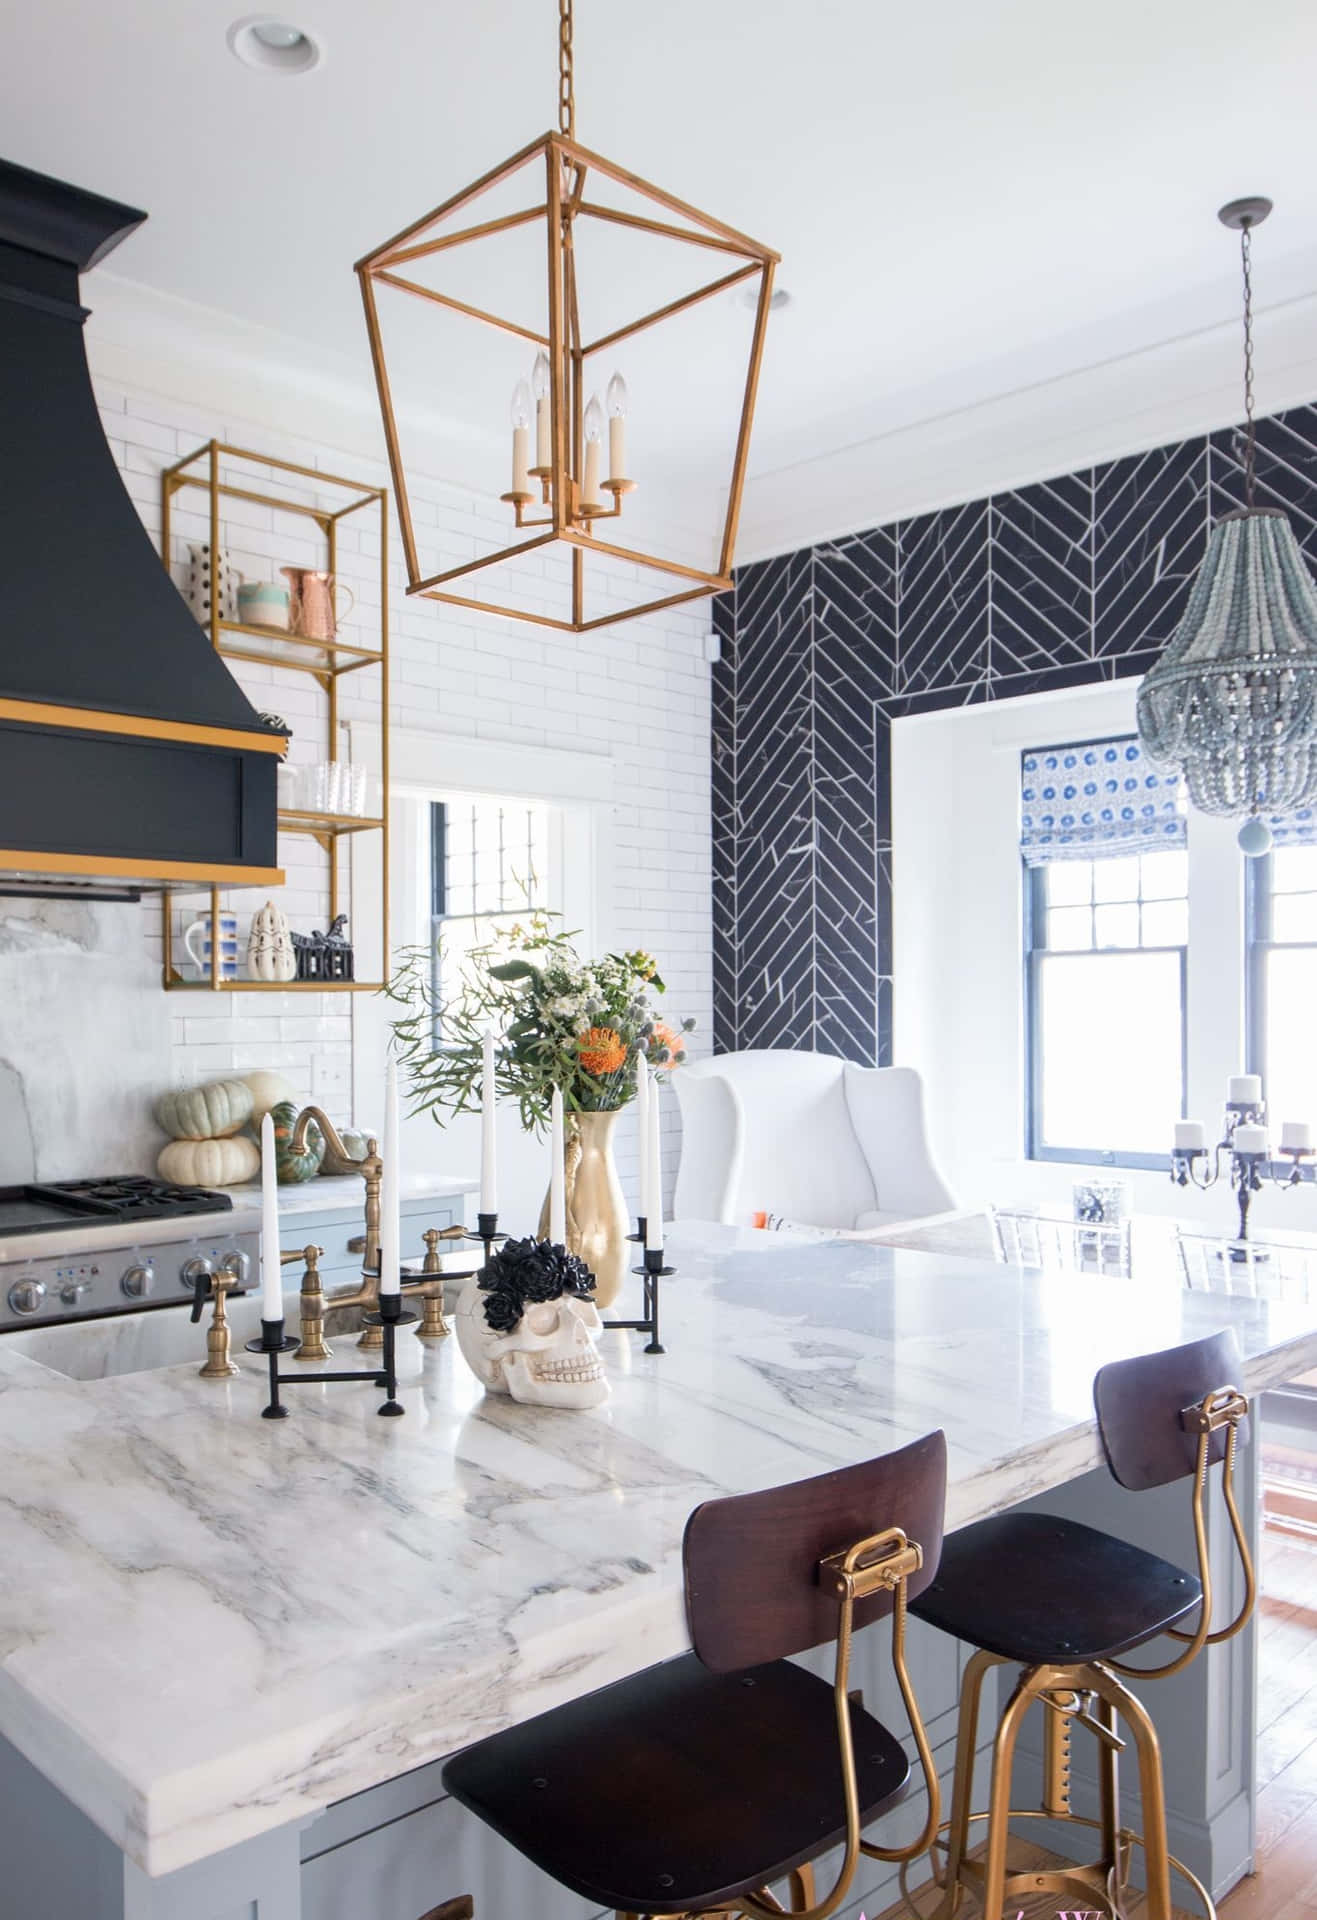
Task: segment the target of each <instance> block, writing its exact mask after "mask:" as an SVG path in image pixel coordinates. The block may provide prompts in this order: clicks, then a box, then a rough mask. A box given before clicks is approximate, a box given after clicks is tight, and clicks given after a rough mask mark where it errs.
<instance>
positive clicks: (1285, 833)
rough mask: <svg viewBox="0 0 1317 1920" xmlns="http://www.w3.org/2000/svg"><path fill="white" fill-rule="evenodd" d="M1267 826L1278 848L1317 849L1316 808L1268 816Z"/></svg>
mask: <svg viewBox="0 0 1317 1920" xmlns="http://www.w3.org/2000/svg"><path fill="white" fill-rule="evenodd" d="M1267 825H1268V826H1269V827H1270V828H1271V837H1272V840H1273V841H1274V842H1275V844H1276V845H1277V846H1278V847H1317V807H1313V806H1307V807H1296V808H1295V809H1294V812H1293V813H1273V814H1270V815H1269V816H1268V818H1267Z"/></svg>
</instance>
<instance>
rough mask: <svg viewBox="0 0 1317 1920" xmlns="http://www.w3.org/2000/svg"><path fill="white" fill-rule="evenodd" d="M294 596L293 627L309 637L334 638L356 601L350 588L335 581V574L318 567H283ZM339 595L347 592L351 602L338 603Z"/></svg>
mask: <svg viewBox="0 0 1317 1920" xmlns="http://www.w3.org/2000/svg"><path fill="white" fill-rule="evenodd" d="M279 571H280V573H282V574H283V576H284V578H285V579H286V580H287V582H288V586H289V589H290V591H291V593H292V597H293V605H292V620H291V625H292V630H293V632H294V633H300V634H302V635H304V637H305V638H306V639H308V640H332V639H333V638H334V636H335V635H336V634H337V632H338V623H339V621H340V620H341V619H346V617H347V615H348V614H349V613H351V611H352V609H353V607H354V606H355V605H356V601H355V600H354V598H353V595H352V590H351V588H350V587H345V586H343V585H342V583H341V582H340V581H337V580H335V578H334V576H333V574H332V573H320V572H317V570H316V569H315V568H314V567H280V569H279ZM338 594H346V595H347V605H346V606H345V607H344V606H340V605H339V604H338V603H337V600H336V596H337V595H338Z"/></svg>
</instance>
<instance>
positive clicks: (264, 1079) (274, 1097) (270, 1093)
mask: <svg viewBox="0 0 1317 1920" xmlns="http://www.w3.org/2000/svg"><path fill="white" fill-rule="evenodd" d="M239 1077H240V1078H241V1080H242V1082H243V1085H244V1086H245V1087H246V1088H247V1090H248V1091H249V1093H250V1094H251V1097H252V1110H251V1125H252V1128H253V1129H254V1131H255V1132H257V1133H259V1132H260V1130H261V1122H262V1120H264V1118H265V1116H266V1114H267V1113H268V1112H269V1111H270V1109H271V1107H277V1106H279V1105H281V1103H282V1102H283V1101H285V1100H291V1101H292V1103H293V1105H294V1106H295V1107H296V1108H297V1109H298V1111H299V1112H300V1111H301V1109H302V1108H303V1107H304V1106H305V1104H306V1102H305V1101H304V1100H301V1099H299V1098H298V1094H297V1089H296V1087H294V1086H293V1084H292V1082H291V1081H290V1080H285V1079H284V1077H283V1075H282V1074H281V1073H273V1072H270V1071H268V1070H267V1069H265V1068H261V1069H258V1070H257V1071H256V1072H254V1073H244V1074H242V1075H240V1076H239Z"/></svg>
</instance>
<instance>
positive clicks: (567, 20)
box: [558, 0, 576, 140]
mask: <svg viewBox="0 0 1317 1920" xmlns="http://www.w3.org/2000/svg"><path fill="white" fill-rule="evenodd" d="M558 131H559V133H561V134H564V135H565V136H566V137H567V139H568V140H574V139H575V138H576V95H575V93H574V92H573V90H572V0H558Z"/></svg>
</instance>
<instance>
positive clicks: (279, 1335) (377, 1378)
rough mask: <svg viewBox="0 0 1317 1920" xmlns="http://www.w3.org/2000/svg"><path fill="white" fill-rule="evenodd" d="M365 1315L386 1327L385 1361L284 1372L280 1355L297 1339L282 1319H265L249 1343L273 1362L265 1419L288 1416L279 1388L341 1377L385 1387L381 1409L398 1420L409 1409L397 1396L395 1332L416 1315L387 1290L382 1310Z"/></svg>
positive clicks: (370, 1321) (375, 1324) (249, 1349)
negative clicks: (256, 1337)
mask: <svg viewBox="0 0 1317 1920" xmlns="http://www.w3.org/2000/svg"><path fill="white" fill-rule="evenodd" d="M362 1318H363V1319H364V1320H365V1322H366V1324H367V1325H368V1326H373V1327H382V1328H383V1329H384V1355H383V1364H382V1365H381V1366H379V1367H352V1368H345V1369H343V1370H341V1371H340V1370H337V1369H335V1370H333V1371H327V1372H325V1373H307V1372H305V1371H302V1372H300V1373H284V1372H282V1371H281V1369H280V1366H279V1356H280V1355H281V1354H284V1353H291V1352H292V1350H293V1348H294V1347H296V1346H297V1345H298V1342H297V1341H296V1340H293V1339H289V1338H288V1337H286V1336H285V1334H284V1322H283V1320H282V1319H279V1320H262V1322H261V1337H260V1339H259V1340H249V1341H248V1342H247V1352H248V1353H263V1354H264V1355H265V1356H266V1358H267V1360H268V1361H269V1363H270V1403H269V1405H268V1406H265V1407H262V1408H261V1418H262V1419H263V1420H286V1419H287V1418H288V1409H287V1407H286V1406H285V1405H284V1404H283V1401H282V1400H281V1399H280V1398H279V1389H280V1387H298V1386H302V1387H307V1386H310V1387H318V1386H323V1385H324V1384H325V1383H326V1382H327V1381H335V1382H336V1381H339V1380H373V1381H374V1383H375V1385H376V1386H377V1387H383V1388H384V1393H385V1400H384V1405H383V1406H382V1407H380V1408H379V1412H380V1413H381V1414H385V1415H389V1416H391V1417H392V1418H395V1419H396V1418H397V1417H398V1415H399V1414H402V1413H405V1412H406V1411H407V1409H406V1408H405V1407H404V1406H403V1405H402V1403H401V1402H400V1400H399V1399H398V1365H397V1352H396V1335H397V1331H398V1328H399V1327H405V1326H409V1325H411V1323H412V1322H413V1321H414V1320H415V1319H416V1315H415V1314H414V1313H410V1312H404V1311H403V1305H402V1297H401V1295H399V1294H396V1293H385V1294H381V1295H380V1310H379V1312H378V1313H367V1314H363V1316H362Z"/></svg>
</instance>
